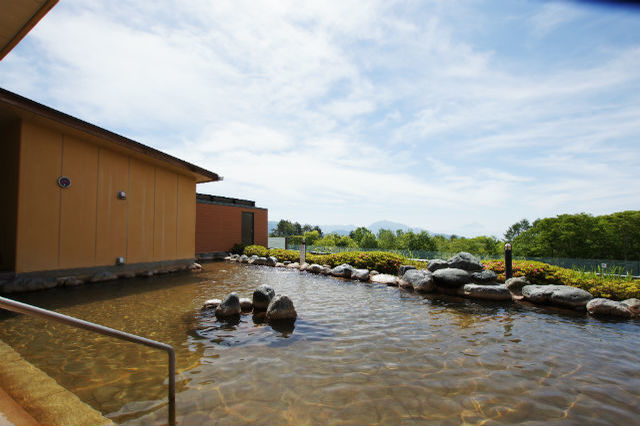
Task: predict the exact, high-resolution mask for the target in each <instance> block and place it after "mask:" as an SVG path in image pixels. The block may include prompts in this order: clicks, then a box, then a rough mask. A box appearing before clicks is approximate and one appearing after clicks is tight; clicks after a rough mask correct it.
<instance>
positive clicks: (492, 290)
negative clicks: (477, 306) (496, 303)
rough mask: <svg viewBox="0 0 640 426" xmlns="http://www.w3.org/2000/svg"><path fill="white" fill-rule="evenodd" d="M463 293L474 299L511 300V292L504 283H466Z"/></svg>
mask: <svg viewBox="0 0 640 426" xmlns="http://www.w3.org/2000/svg"><path fill="white" fill-rule="evenodd" d="M462 294H463V295H464V296H465V297H470V298H472V299H486V300H511V292H510V291H509V289H508V288H507V287H506V286H505V285H504V284H499V285H498V284H494V285H486V284H485V285H483V284H465V285H464V287H463V288H462Z"/></svg>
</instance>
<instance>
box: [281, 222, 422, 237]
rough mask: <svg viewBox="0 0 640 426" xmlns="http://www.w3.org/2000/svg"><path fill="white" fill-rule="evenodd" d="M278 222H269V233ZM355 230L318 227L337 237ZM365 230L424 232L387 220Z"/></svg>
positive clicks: (327, 226) (345, 227)
mask: <svg viewBox="0 0 640 426" xmlns="http://www.w3.org/2000/svg"><path fill="white" fill-rule="evenodd" d="M278 222H279V221H277V220H270V221H269V232H270V233H271V232H272V231H273V230H274V229H276V228H277V226H278ZM356 228H358V227H357V226H355V225H320V229H322V233H323V234H331V233H336V234H338V235H349V233H350V232H351V231H354V230H355V229H356ZM367 229H369V230H370V231H371V232H373V233H374V234H377V233H378V231H379V230H380V229H389V230H391V231H394V232H395V231H397V230H398V229H400V230H402V231H403V232H407V231H413V232H416V233H417V232H420V231H425V229H422V228H413V227H411V226H408V225H405V224H404V223H399V222H392V221H389V220H380V221H378V222H375V223H372V224H371V225H369V226H367Z"/></svg>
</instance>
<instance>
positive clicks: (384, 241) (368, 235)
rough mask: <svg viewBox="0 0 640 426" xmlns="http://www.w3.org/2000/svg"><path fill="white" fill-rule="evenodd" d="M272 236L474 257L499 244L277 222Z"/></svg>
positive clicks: (330, 244)
mask: <svg viewBox="0 0 640 426" xmlns="http://www.w3.org/2000/svg"><path fill="white" fill-rule="evenodd" d="M270 235H271V236H272V237H276V236H277V237H289V243H290V244H293V245H297V244H300V242H302V239H303V238H304V239H305V241H306V244H307V245H310V246H320V247H353V248H358V247H359V248H368V249H376V248H379V249H384V250H409V251H418V250H421V251H430V252H436V251H437V252H445V253H457V252H460V251H466V252H470V253H474V254H478V255H500V254H501V253H502V252H503V250H504V246H503V243H502V242H501V241H499V240H497V239H496V238H494V237H485V236H482V237H476V238H465V237H459V236H457V235H451V236H449V237H445V236H443V235H431V234H429V233H428V232H426V231H421V232H413V231H402V230H400V229H398V230H396V231H392V230H389V229H380V230H379V231H378V232H377V234H374V233H373V232H372V231H371V230H369V229H368V228H366V227H363V226H361V227H359V228H357V229H355V230H353V231H351V232H350V233H349V235H339V234H337V233H330V234H326V235H325V234H323V233H322V230H321V229H320V228H319V227H318V226H313V227H312V226H311V225H304V226H301V225H300V224H299V223H297V222H295V223H292V222H289V221H286V220H281V221H280V222H278V225H277V227H276V229H275V230H274V231H273V232H272V233H271V234H270Z"/></svg>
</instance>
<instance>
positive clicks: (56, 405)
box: [0, 340, 114, 426]
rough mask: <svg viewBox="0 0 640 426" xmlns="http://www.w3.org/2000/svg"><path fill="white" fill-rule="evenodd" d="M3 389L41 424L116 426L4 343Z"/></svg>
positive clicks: (0, 369) (0, 353)
mask: <svg viewBox="0 0 640 426" xmlns="http://www.w3.org/2000/svg"><path fill="white" fill-rule="evenodd" d="M0 359H2V360H3V362H2V363H0V388H2V389H3V390H4V392H6V393H7V395H8V396H9V397H10V398H11V399H13V400H14V401H15V403H16V404H18V405H19V406H21V407H22V408H23V409H24V411H26V412H27V413H28V414H29V415H30V416H31V417H33V418H34V419H35V420H36V421H37V422H38V423H40V424H43V425H50V426H65V425H74V426H93V425H114V423H113V422H112V421H111V420H109V419H107V418H106V417H104V416H103V415H102V413H100V412H99V411H97V410H95V409H94V408H92V407H90V406H89V405H88V404H86V403H85V402H83V401H81V400H80V398H78V397H77V396H76V395H75V394H73V393H72V392H70V391H69V390H67V389H65V388H64V387H62V386H60V385H59V384H58V382H56V381H55V380H54V379H53V378H51V377H50V376H49V375H47V374H46V373H45V372H43V371H42V370H40V369H39V368H37V367H35V366H33V365H32V364H31V363H29V362H28V361H26V360H25V359H24V358H22V356H21V355H20V354H19V353H18V352H16V351H15V350H14V349H13V348H12V347H11V346H9V345H7V344H6V343H5V342H3V341H2V340H0Z"/></svg>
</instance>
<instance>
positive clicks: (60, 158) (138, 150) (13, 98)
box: [0, 89, 220, 276]
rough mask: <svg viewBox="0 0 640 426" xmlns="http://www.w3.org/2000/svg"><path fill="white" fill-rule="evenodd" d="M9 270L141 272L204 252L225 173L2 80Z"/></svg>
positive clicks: (1, 152)
mask: <svg viewBox="0 0 640 426" xmlns="http://www.w3.org/2000/svg"><path fill="white" fill-rule="evenodd" d="M0 135H1V136H0V137H1V140H0V161H1V166H0V177H1V178H2V179H1V182H2V186H1V187H0V199H2V205H3V208H2V209H0V270H2V271H4V272H5V275H6V273H7V272H8V273H14V274H24V273H34V272H40V273H41V272H43V271H55V273H54V274H53V275H56V276H60V275H62V274H72V273H73V274H77V273H78V272H83V273H87V272H93V271H95V270H96V268H97V269H98V270H104V269H105V268H107V270H108V271H112V272H114V271H115V272H121V271H134V270H135V271H140V270H145V269H153V268H158V267H163V266H176V265H184V264H187V263H189V262H192V261H193V259H194V258H195V252H194V249H195V223H196V203H195V196H196V184H197V183H202V182H211V181H217V180H220V178H219V177H218V175H217V174H216V173H213V172H210V171H208V170H205V169H202V168H200V167H197V166H195V165H193V164H190V163H187V162H185V161H182V160H180V159H178V158H175V157H172V156H170V155H168V154H165V153H163V152H160V151H158V150H155V149H153V148H150V147H148V146H145V145H142V144H140V143H138V142H135V141H133V140H131V139H128V138H126V137H123V136H120V135H117V134H115V133H112V132H110V131H108V130H105V129H102V128H100V127H98V126H95V125H92V124H89V123H87V122H84V121H82V120H79V119H77V118H74V117H71V116H69V115H67V114H64V113H62V112H60V111H56V110H54V109H52V108H49V107H46V106H44V105H41V104H39V103H36V102H34V101H32V100H29V99H26V98H24V97H22V96H19V95H16V94H14V93H11V92H8V91H6V90H3V89H0Z"/></svg>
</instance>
